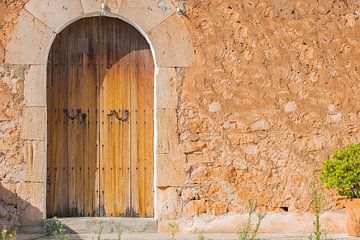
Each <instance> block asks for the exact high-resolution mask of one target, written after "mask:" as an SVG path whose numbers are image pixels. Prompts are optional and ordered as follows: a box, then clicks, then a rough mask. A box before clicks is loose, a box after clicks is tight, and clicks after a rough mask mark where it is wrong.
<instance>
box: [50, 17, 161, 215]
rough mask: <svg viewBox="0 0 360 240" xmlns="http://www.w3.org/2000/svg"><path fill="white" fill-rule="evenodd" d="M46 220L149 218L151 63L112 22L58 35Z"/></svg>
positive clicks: (138, 41)
mask: <svg viewBox="0 0 360 240" xmlns="http://www.w3.org/2000/svg"><path fill="white" fill-rule="evenodd" d="M47 76H48V78H47V79H48V80H47V89H48V91H47V100H48V103H47V104H48V106H47V108H48V137H47V139H48V140H47V142H48V147H47V159H48V160H47V161H48V181H47V186H48V187H47V215H48V217H53V216H59V217H74V216H107V217H120V216H127V217H130V216H131V217H153V215H154V209H153V197H154V194H153V173H154V160H153V159H154V156H153V155H154V153H153V149H154V146H153V142H154V141H153V139H154V128H153V126H154V121H153V119H154V111H153V108H154V106H153V102H154V101H153V95H154V90H153V89H154V88H153V82H154V63H153V59H152V55H151V51H150V47H149V45H148V44H147V42H146V40H145V39H144V37H143V36H142V35H141V34H140V33H139V32H138V31H137V30H136V29H135V28H133V27H132V26H130V25H129V24H127V23H125V22H123V21H121V20H119V19H114V18H108V17H91V18H85V19H82V20H79V21H77V22H76V23H74V24H72V25H70V26H69V27H68V28H66V29H65V30H64V31H62V32H61V33H60V34H58V35H57V37H56V39H55V41H54V43H53V46H52V48H51V50H50V54H49V61H48V70H47Z"/></svg>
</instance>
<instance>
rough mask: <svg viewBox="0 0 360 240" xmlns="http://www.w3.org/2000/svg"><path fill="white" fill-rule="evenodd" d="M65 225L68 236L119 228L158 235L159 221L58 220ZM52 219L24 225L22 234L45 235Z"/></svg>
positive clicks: (118, 219)
mask: <svg viewBox="0 0 360 240" xmlns="http://www.w3.org/2000/svg"><path fill="white" fill-rule="evenodd" d="M58 219H59V220H60V221H61V223H62V224H63V225H64V227H65V230H66V233H67V234H74V233H76V234H97V233H99V231H100V229H101V228H103V229H102V233H103V234H111V233H117V228H119V229H120V230H121V231H122V232H124V233H125V232H126V233H156V232H157V220H156V219H153V218H94V217H89V218H88V217H84V218H58ZM52 221H53V220H52V219H47V220H44V221H43V222H42V223H39V224H31V225H23V226H21V228H20V232H22V233H29V234H36V233H44V226H45V225H46V224H48V223H51V222H52Z"/></svg>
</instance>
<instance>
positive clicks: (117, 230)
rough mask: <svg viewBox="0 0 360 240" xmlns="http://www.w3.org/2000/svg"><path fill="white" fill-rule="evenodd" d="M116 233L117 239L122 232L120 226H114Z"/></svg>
mask: <svg viewBox="0 0 360 240" xmlns="http://www.w3.org/2000/svg"><path fill="white" fill-rule="evenodd" d="M115 229H116V234H117V240H121V235H122V234H123V230H122V229H121V226H116V227H115Z"/></svg>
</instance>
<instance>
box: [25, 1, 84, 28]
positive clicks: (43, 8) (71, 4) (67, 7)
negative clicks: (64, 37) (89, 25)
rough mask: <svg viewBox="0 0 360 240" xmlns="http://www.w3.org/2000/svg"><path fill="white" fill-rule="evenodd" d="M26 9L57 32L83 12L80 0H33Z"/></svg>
mask: <svg viewBox="0 0 360 240" xmlns="http://www.w3.org/2000/svg"><path fill="white" fill-rule="evenodd" d="M25 9H26V10H28V11H29V12H30V13H31V14H32V15H33V16H35V17H36V18H38V19H40V20H41V21H42V22H44V23H45V24H46V25H47V26H49V27H50V28H51V29H52V30H53V31H55V32H58V31H60V30H61V29H62V27H63V26H64V25H65V24H66V23H68V22H70V21H71V20H72V19H75V18H77V17H79V16H81V15H82V13H83V10H82V6H81V2H80V0H57V1H54V0H31V1H29V2H28V4H26V6H25Z"/></svg>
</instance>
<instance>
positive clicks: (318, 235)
mask: <svg viewBox="0 0 360 240" xmlns="http://www.w3.org/2000/svg"><path fill="white" fill-rule="evenodd" d="M310 190H311V199H312V208H313V211H314V215H315V220H314V222H313V233H312V234H311V235H310V236H309V240H330V239H329V238H327V231H326V230H325V229H323V228H322V226H321V222H320V215H321V209H322V202H323V200H322V199H323V196H322V194H321V193H320V191H319V187H318V186H317V185H316V184H311V186H310Z"/></svg>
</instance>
